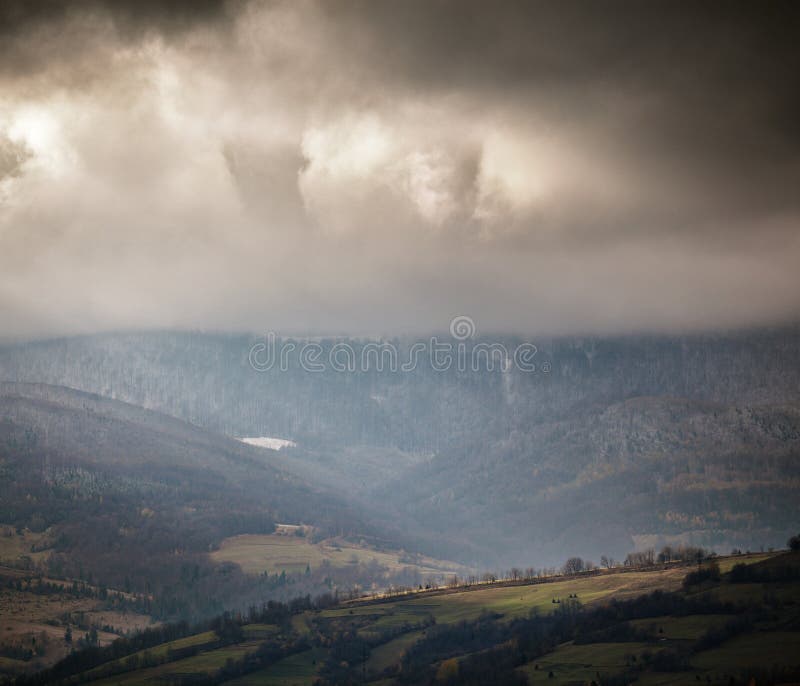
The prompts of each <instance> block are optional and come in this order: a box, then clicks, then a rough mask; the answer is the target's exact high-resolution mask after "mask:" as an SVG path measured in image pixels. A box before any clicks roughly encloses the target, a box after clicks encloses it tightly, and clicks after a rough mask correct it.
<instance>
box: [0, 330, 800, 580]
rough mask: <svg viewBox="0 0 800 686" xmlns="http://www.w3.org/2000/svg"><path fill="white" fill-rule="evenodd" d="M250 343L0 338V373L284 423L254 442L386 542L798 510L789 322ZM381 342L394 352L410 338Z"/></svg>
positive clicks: (757, 519) (535, 549) (477, 550)
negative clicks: (343, 356)
mask: <svg viewBox="0 0 800 686" xmlns="http://www.w3.org/2000/svg"><path fill="white" fill-rule="evenodd" d="M443 340H444V339H443ZM258 342H259V338H257V337H254V336H245V335H240V336H236V335H212V334H200V333H197V334H191V333H149V334H116V335H110V334H109V335H98V336H92V337H82V338H71V339H58V340H51V341H42V342H35V343H29V344H24V345H6V346H5V347H3V348H2V349H0V378H7V379H12V380H25V381H35V382H46V383H57V384H63V385H67V386H71V387H74V388H79V389H83V390H87V391H91V392H95V393H100V394H102V395H106V396H108V397H110V398H117V399H121V400H125V401H128V402H131V403H134V404H138V405H142V406H143V407H147V408H151V409H155V410H158V411H160V412H165V413H167V414H171V415H173V416H175V417H180V418H182V419H186V420H188V421H190V422H192V423H194V424H197V425H199V426H203V427H205V428H207V429H209V430H211V431H215V432H220V433H224V434H227V435H229V436H267V437H278V438H283V439H291V440H292V441H295V442H296V443H297V447H295V448H286V449H284V450H281V451H280V452H278V453H275V452H272V453H271V454H270V455H269V459H270V462H271V464H273V465H276V466H279V467H280V468H281V470H282V472H283V473H284V474H287V475H288V474H292V475H295V478H299V480H300V481H302V482H303V483H310V484H315V486H316V487H317V488H320V489H323V490H324V489H329V490H330V491H332V492H336V493H338V494H339V495H340V496H341V497H342V498H343V499H345V500H347V501H348V502H349V503H350V505H351V506H352V508H353V510H354V511H355V510H358V511H359V512H361V513H362V515H363V517H364V521H369V522H371V523H372V524H373V525H375V526H377V527H378V528H380V529H382V530H383V531H392V532H393V533H392V536H395V537H400V538H402V537H403V536H405V538H404V539H403V540H402V541H400V545H401V546H402V547H406V548H408V547H411V548H417V549H419V550H423V551H425V552H428V553H430V554H434V555H446V556H447V557H450V558H453V559H459V560H462V561H465V562H467V563H471V564H477V565H487V566H489V565H496V564H523V565H525V564H529V563H532V562H533V563H537V564H557V563H560V562H561V561H562V560H563V558H564V556H565V555H567V554H569V553H570V552H577V551H580V552H584V553H588V554H590V555H591V556H593V557H599V555H601V554H608V555H613V556H618V555H624V554H625V553H626V552H627V551H629V550H631V549H632V548H635V547H647V546H650V545H660V544H663V543H669V542H680V543H693V544H699V545H705V546H710V547H716V548H718V549H720V550H726V549H730V548H731V547H734V546H735V547H741V548H743V549H746V548H752V547H757V546H761V545H766V546H772V545H778V544H779V543H780V542H781V541H783V540H785V538H786V536H787V535H788V534H789V533H790V532H791V530H792V528H793V527H794V526H795V525H796V521H797V519H798V517H799V516H800V510H798V504H797V503H796V498H793V497H792V490H793V489H795V488H796V486H797V483H798V479H800V466H798V465H800V460H798V459H797V456H798V447H800V443H799V442H798V440H799V439H798V435H799V432H800V419H799V418H798V408H799V407H800V364H798V360H800V335H798V331H797V330H796V329H778V330H762V331H752V332H739V333H731V334H727V335H722V334H719V335H694V336H661V337H655V336H653V337H643V336H638V337H637V336H629V337H617V338H584V339H575V338H562V339H550V340H541V341H536V340H533V342H534V343H536V344H537V346H538V350H537V353H536V356H535V358H534V359H535V362H536V365H537V367H536V371H534V372H530V371H523V370H521V369H519V368H518V367H516V366H515V365H510V366H507V367H506V368H502V367H501V366H499V365H498V366H495V367H494V368H493V369H487V368H480V369H478V370H477V371H475V370H470V369H467V370H462V371H459V370H458V368H457V367H455V366H453V367H452V368H450V369H447V370H446V371H437V370H436V369H435V368H434V365H433V364H432V362H431V359H430V358H429V357H425V356H424V355H423V356H422V357H421V358H420V360H419V363H418V364H417V365H416V366H415V367H414V368H413V369H410V370H402V369H400V370H398V371H394V372H392V371H388V370H383V371H379V370H378V369H377V368H375V367H374V365H373V367H368V368H361V367H360V366H358V367H357V369H356V371H353V372H340V371H335V370H334V369H332V368H331V367H330V366H327V367H326V369H325V370H324V371H322V372H309V371H305V370H304V369H303V368H302V367H301V366H300V364H299V363H298V361H297V359H296V357H290V358H289V359H290V364H289V365H288V369H285V370H282V369H280V368H279V367H278V366H277V365H276V366H275V367H274V368H272V369H270V370H268V371H264V372H259V371H257V370H256V369H254V368H253V366H252V365H251V363H250V359H249V355H250V350H251V348H252V346H253V345H254V344H257V343H258ZM286 342H293V343H296V344H297V345H298V346H300V345H301V344H302V342H303V341H301V340H293V341H283V343H286ZM384 342H385V343H389V344H391V345H393V346H394V347H395V348H396V350H398V351H399V359H400V361H401V362H402V361H403V360H404V359H406V356H407V353H408V351H409V350H410V348H411V346H412V345H413V344H414V342H415V341H413V340H411V339H403V340H391V341H384ZM478 342H481V343H492V342H499V343H502V344H503V345H504V346H505V348H506V349H508V350H513V349H514V346H515V345H517V344H519V343H520V342H521V341H520V340H518V339H513V338H501V339H498V340H497V341H493V340H491V339H488V338H485V339H479V340H478V339H476V340H475V341H468V342H467V346H468V351H469V350H471V346H472V345H473V344H476V343H478ZM281 343H282V342H281V341H278V342H277V344H278V345H281ZM315 343H316V344H318V345H319V346H320V347H321V350H322V351H323V355H322V359H329V357H328V356H329V354H330V352H331V350H332V349H333V348H334V346H335V345H336V344H337V343H339V344H341V343H346V344H347V345H349V346H351V347H352V349H353V350H354V351H355V355H356V358H357V359H361V353H362V352H363V351H364V347H365V346H366V345H370V344H374V343H375V341H366V340H346V341H345V340H340V339H332V338H331V339H316V340H315ZM253 450H254V449H248V451H249V452H248V453H247V454H248V455H261V456H262V457H266V456H267V454H268V453H270V451H264V450H262V451H260V453H259V452H258V451H255V452H253ZM233 474H240V475H241V477H242V478H246V476H245V472H242V471H239V472H233ZM228 479H229V482H230V485H231V486H232V487H234V488H235V487H237V485H236V483H235V478H234V477H232V476H229V477H228Z"/></svg>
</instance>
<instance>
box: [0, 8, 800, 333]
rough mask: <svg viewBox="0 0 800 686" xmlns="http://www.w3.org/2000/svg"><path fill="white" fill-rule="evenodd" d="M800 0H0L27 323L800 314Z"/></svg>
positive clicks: (431, 321)
mask: <svg viewBox="0 0 800 686" xmlns="http://www.w3.org/2000/svg"><path fill="white" fill-rule="evenodd" d="M797 35H800V4H798V3H792V2H765V3H756V2H752V3H744V4H739V3H734V2H703V3H696V2H688V1H674V0H670V1H669V2H658V1H653V2H645V3H643V2H600V1H598V2H591V3H590V2H574V1H571V2H570V1H568V2H546V3H536V2H520V3H517V2H502V1H501V2H497V3H495V2H492V3H489V2H484V1H482V0H481V1H471V0H459V1H458V2H456V1H451V2H445V1H442V0H429V1H425V2H421V1H414V0H411V1H408V2H396V1H391V2H389V1H387V0H369V1H367V0H363V1H357V0H352V1H345V0H330V1H327V2H309V1H305V0H291V1H287V2H280V1H278V2H259V1H252V2H248V1H246V0H241V1H236V2H210V1H204V0H193V1H189V0H172V1H169V2H160V3H157V2H126V1H124V0H117V1H115V2H101V1H100V0H97V1H82V0H77V1H75V2H59V1H57V0H50V1H40V0H0V337H2V338H26V337H27V338H35V337H46V336H59V335H70V334H77V333H92V332H100V331H112V330H114V331H116V330H141V329H165V328H167V329H173V328H174V329H192V330H194V329H204V330H231V331H253V332H263V331H267V330H269V331H276V332H279V333H302V332H307V333H336V334H351V335H366V334H370V335H371V334H403V333H423V332H424V333H427V332H433V331H438V330H447V327H448V324H449V322H450V320H451V319H452V318H453V317H456V316H459V315H462V316H469V317H471V318H472V319H473V320H474V321H475V323H476V326H477V329H478V331H479V332H483V333H488V332H507V333H526V334H529V333H530V334H534V333H535V334H539V335H545V334H546V335H559V334H578V333H580V334H586V333H597V334H605V333H627V332H636V331H650V332H684V331H698V330H700V331H704V330H716V329H732V328H739V327H753V326H764V325H775V324H781V323H785V322H796V321H797V319H798V313H799V312H800V268H798V265H800V192H798V189H800V125H799V124H798V122H800V87H799V86H800V84H799V83H798V81H800V78H799V77H798V74H800V50H798V49H797V47H796V36H797Z"/></svg>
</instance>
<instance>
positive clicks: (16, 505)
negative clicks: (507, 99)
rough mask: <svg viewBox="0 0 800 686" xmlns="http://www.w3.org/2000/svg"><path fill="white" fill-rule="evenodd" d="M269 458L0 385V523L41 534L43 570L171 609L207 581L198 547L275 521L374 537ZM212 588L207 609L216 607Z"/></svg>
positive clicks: (100, 402)
mask: <svg viewBox="0 0 800 686" xmlns="http://www.w3.org/2000/svg"><path fill="white" fill-rule="evenodd" d="M269 455H270V452H269V451H265V450H262V449H259V448H255V447H252V446H248V445H245V444H243V443H240V442H239V441H236V440H233V439H230V438H226V437H223V436H217V435H214V434H211V433H209V432H207V431H205V430H203V429H199V428H197V427H194V426H192V425H189V424H187V423H185V422H182V421H180V420H176V419H173V418H170V417H166V416H163V415H159V414H158V413H154V412H150V411H147V410H142V409H141V408H137V407H134V406H131V405H127V404H125V403H121V402H118V401H112V400H108V399H105V398H101V397H99V396H93V395H90V394H86V393H82V392H77V391H72V390H70V389H65V388H57V387H50V386H43V385H25V384H2V385H0V474H1V475H2V478H1V479H0V522H2V523H4V524H10V525H12V526H14V527H16V528H17V529H18V530H20V531H22V530H24V529H29V530H31V531H33V532H40V533H43V534H45V536H46V541H45V542H44V543H42V547H43V548H46V549H47V550H49V551H50V552H49V556H48V557H47V562H46V566H47V569H46V571H48V572H50V573H53V574H57V575H62V576H63V575H66V576H68V577H78V578H84V579H90V578H93V579H95V580H99V581H100V582H101V583H103V584H107V585H111V586H115V587H117V588H126V589H131V590H134V591H138V592H147V593H155V594H156V596H159V597H160V598H161V599H162V600H164V598H165V597H167V596H169V597H170V598H171V599H172V601H174V603H177V604H175V611H176V612H178V611H179V610H180V608H179V605H180V603H184V605H185V604H186V603H188V604H189V605H190V606H195V605H196V606H198V607H199V606H201V605H203V603H204V601H205V600H206V599H204V598H202V597H201V596H200V588H201V585H200V582H199V579H200V577H202V576H205V577H207V579H206V580H207V588H211V587H215V588H216V586H215V582H214V581H213V579H214V575H216V574H218V571H219V569H220V566H219V565H214V564H212V563H211V562H210V560H209V559H208V556H207V553H208V552H209V550H212V549H213V548H214V547H215V546H216V545H218V544H219V542H220V541H221V540H222V539H224V538H225V537H227V536H232V535H235V534H240V533H271V532H272V531H273V529H274V524H275V522H276V521H282V522H285V521H289V522H305V523H308V524H313V525H314V526H315V527H317V528H318V530H319V531H320V532H326V531H327V532H330V533H355V532H357V533H359V534H370V533H374V529H373V528H372V527H371V526H370V525H368V524H367V523H365V522H364V520H363V519H362V518H360V517H359V516H358V515H357V514H356V513H355V512H354V511H353V509H352V508H350V507H349V506H348V505H347V504H345V503H343V502H342V501H341V500H339V499H338V498H336V497H334V496H332V495H330V494H328V493H325V492H323V491H321V490H320V489H316V488H311V487H309V486H308V485H306V484H304V483H302V482H301V481H300V480H299V479H297V478H296V477H293V476H291V475H289V474H287V473H286V472H284V471H282V470H279V469H277V468H275V467H274V466H272V465H271V464H270V463H269V462H268V458H269ZM187 574H188V575H189V579H190V580H192V581H197V582H198V584H196V585H195V586H194V587H193V584H192V583H186V579H187V576H186V575H187ZM226 574H227V576H228V577H229V578H230V579H235V578H238V577H237V574H238V572H234V571H232V570H228V572H226ZM237 583H238V582H237ZM234 586H235V584H231V585H230V589H229V592H230V593H231V594H233V592H234ZM217 590H219V589H218V588H217ZM206 592H207V591H206ZM187 593H188V594H190V595H191V596H192V597H191V598H187V597H185V596H186V594H187ZM217 595H218V596H220V597H214V598H212V599H213V600H214V601H215V602H214V604H213V607H209V608H208V610H209V611H212V610H219V609H221V607H222V605H223V604H224V603H223V598H222V597H221V596H222V595H223V594H222V593H218V594H217ZM178 596H182V599H181V600H180V603H178V601H177V600H175V598H177V597H178ZM228 600H230V598H228ZM217 601H219V602H217ZM164 602H166V601H164ZM187 607H188V606H187ZM195 609H197V608H195ZM162 613H166V614H171V612H170V611H169V609H168V608H166V606H164V608H163V609H162Z"/></svg>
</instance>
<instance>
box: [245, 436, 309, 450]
mask: <svg viewBox="0 0 800 686" xmlns="http://www.w3.org/2000/svg"><path fill="white" fill-rule="evenodd" d="M239 440H240V441H241V442H242V443H247V444H248V445H254V446H256V447H258V448H266V449H267V450H280V449H281V448H295V447H297V443H295V442H294V441H290V440H288V439H286V438H272V437H270V436H253V437H250V438H240V439H239Z"/></svg>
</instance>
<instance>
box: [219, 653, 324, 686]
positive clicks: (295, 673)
mask: <svg viewBox="0 0 800 686" xmlns="http://www.w3.org/2000/svg"><path fill="white" fill-rule="evenodd" d="M325 656H326V653H325V651H324V650H321V649H319V648H316V649H311V650H306V651H304V652H302V653H297V654H296V655H290V656H289V657H286V658H284V659H283V660H280V661H278V662H276V663H275V664H274V665H272V666H271V667H268V668H267V669H262V670H260V671H258V672H254V673H253V674H247V675H246V676H243V677H240V678H238V679H234V680H233V681H229V682H228V684H229V685H230V686H311V685H312V684H313V683H314V680H315V679H316V675H317V669H318V667H319V665H320V664H321V663H322V661H323V660H324V659H325Z"/></svg>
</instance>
